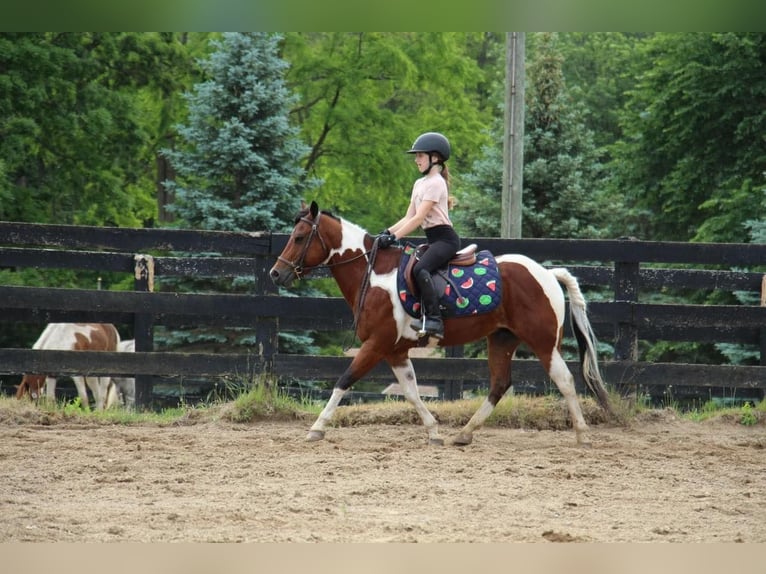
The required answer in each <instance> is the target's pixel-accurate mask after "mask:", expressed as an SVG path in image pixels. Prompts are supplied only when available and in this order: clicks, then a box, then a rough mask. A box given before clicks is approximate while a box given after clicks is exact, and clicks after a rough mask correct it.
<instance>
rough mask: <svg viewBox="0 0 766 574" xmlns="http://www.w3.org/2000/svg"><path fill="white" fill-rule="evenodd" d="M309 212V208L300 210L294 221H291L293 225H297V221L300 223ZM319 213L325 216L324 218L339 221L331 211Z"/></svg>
mask: <svg viewBox="0 0 766 574" xmlns="http://www.w3.org/2000/svg"><path fill="white" fill-rule="evenodd" d="M309 211H310V210H309V208H308V207H307V208H306V209H301V210H300V211H299V212H298V214H297V215H296V216H295V220H294V221H293V223H294V224H296V225H297V224H298V222H299V221H300V220H301V219H302V218H304V217H306V216H307V215H308V214H309ZM320 213H321V214H322V215H326V216H328V217H332V218H333V219H335V220H336V221H340V217H338V216H337V215H334V214H333V213H332V212H331V211H324V210H322V211H321V212H320Z"/></svg>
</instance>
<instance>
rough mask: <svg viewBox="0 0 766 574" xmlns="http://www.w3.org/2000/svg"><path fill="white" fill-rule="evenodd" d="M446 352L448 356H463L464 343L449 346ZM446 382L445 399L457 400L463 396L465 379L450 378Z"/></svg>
mask: <svg viewBox="0 0 766 574" xmlns="http://www.w3.org/2000/svg"><path fill="white" fill-rule="evenodd" d="M444 354H445V355H446V356H447V357H455V358H462V357H463V356H464V355H465V352H464V347H463V345H455V346H453V347H447V348H446V349H445V352H444ZM443 383H444V400H445V401H456V400H459V399H462V398H463V379H456V380H453V379H450V380H448V381H443Z"/></svg>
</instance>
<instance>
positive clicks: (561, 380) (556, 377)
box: [548, 351, 588, 443]
mask: <svg viewBox="0 0 766 574" xmlns="http://www.w3.org/2000/svg"><path fill="white" fill-rule="evenodd" d="M548 374H549V375H550V377H551V379H553V382H554V383H556V386H557V387H558V389H559V392H560V393H561V394H562V396H563V397H564V400H565V401H566V403H567V408H568V409H569V416H570V417H571V418H572V427H573V428H574V431H575V436H576V438H577V442H578V443H581V442H583V433H585V431H586V430H588V425H587V424H586V423H585V419H584V418H583V416H582V409H581V408H580V403H579V401H578V400H577V392H576V391H575V386H574V377H573V376H572V373H571V372H570V371H569V369H568V368H567V365H566V363H565V362H564V359H563V358H562V357H561V355H560V354H559V353H558V351H555V352H554V353H553V356H552V357H551V368H550V371H549V372H548Z"/></svg>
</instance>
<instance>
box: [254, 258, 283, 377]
mask: <svg viewBox="0 0 766 574" xmlns="http://www.w3.org/2000/svg"><path fill="white" fill-rule="evenodd" d="M269 252H271V249H269ZM272 265H273V259H272V258H271V257H270V256H256V257H255V278H254V279H255V294H256V295H278V294H279V289H278V288H277V286H276V285H275V284H274V282H273V281H272V280H271V277H270V276H269V271H270V270H271V267H272ZM255 338H256V341H257V342H258V349H257V351H258V356H259V358H260V359H261V362H262V365H263V371H264V372H266V373H273V371H274V356H275V355H276V354H277V351H278V348H279V345H278V340H279V318H278V317H258V318H257V319H256V320H255Z"/></svg>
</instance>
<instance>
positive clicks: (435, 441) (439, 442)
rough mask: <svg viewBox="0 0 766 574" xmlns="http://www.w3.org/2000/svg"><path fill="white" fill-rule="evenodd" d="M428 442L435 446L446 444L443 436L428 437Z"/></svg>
mask: <svg viewBox="0 0 766 574" xmlns="http://www.w3.org/2000/svg"><path fill="white" fill-rule="evenodd" d="M428 444H431V445H433V446H444V439H443V438H430V439H428Z"/></svg>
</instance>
